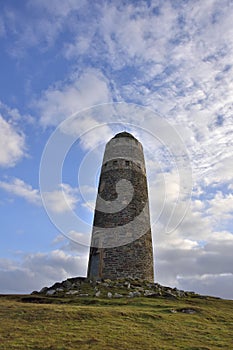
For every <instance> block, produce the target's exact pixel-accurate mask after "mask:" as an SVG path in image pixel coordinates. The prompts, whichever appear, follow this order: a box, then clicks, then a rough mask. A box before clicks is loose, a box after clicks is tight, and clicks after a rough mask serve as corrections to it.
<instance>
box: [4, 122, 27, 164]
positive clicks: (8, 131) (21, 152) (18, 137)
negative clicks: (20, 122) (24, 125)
mask: <svg viewBox="0 0 233 350" xmlns="http://www.w3.org/2000/svg"><path fill="white" fill-rule="evenodd" d="M25 155H26V145H25V136H24V134H23V132H21V131H20V130H18V128H17V127H15V126H14V125H13V124H12V123H11V122H10V121H7V120H5V119H4V118H3V117H2V116H1V115H0V166H2V167H5V168H7V167H12V166H14V165H15V164H16V163H17V162H18V161H20V160H21V159H22V158H23V157H24V156H25Z"/></svg>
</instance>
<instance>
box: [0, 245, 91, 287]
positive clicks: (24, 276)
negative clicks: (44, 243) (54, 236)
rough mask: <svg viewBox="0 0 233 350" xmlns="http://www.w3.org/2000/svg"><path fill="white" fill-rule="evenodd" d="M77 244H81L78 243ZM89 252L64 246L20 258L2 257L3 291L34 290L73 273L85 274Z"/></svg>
mask: <svg viewBox="0 0 233 350" xmlns="http://www.w3.org/2000/svg"><path fill="white" fill-rule="evenodd" d="M76 248H77V247H76ZM86 265H87V254H86V252H81V253H79V251H78V249H76V252H75V254H71V253H68V252H64V251H63V250H59V249H57V250H52V251H51V252H48V253H36V254H25V256H24V257H23V258H22V260H20V261H13V260H10V259H0V279H1V287H0V293H30V292H32V291H33V290H40V289H41V288H42V287H44V286H50V285H52V284H53V283H55V282H58V281H62V280H64V279H66V278H69V277H74V276H85V275H86Z"/></svg>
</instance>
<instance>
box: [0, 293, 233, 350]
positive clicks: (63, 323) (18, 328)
mask: <svg viewBox="0 0 233 350" xmlns="http://www.w3.org/2000/svg"><path fill="white" fill-rule="evenodd" d="M30 301H33V302H30ZM182 308H192V309H194V310H195V311H196V313H195V314H185V313H182V312H180V311H179V310H180V309H182ZM171 310H173V311H174V310H175V311H177V312H172V311H171ZM0 349H1V350H3V349H4V350H13V349H32V350H42V349H43V350H45V349H46V350H68V349H70V350H72V349H96V350H98V349H99V350H100V349H101V350H102V349H118V350H122V349H127V350H128V349H129V350H130V349H158V350H163V349H189V350H197V349H199V350H201V349H202V350H204V349H205V350H207V349H211V350H214V349H233V301H229V300H220V299H214V298H207V299H203V298H198V297H195V298H191V297H189V298H186V299H180V300H167V299H164V298H133V299H129V298H122V299H111V300H108V299H97V298H81V297H79V298H78V297H76V298H75V297H70V298H51V297H50V298H48V297H41V296H40V297H37V296H1V297H0Z"/></svg>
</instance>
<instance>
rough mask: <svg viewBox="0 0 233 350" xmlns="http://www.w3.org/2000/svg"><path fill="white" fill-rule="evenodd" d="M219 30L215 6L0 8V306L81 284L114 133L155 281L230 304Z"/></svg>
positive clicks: (227, 23) (228, 50)
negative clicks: (134, 160) (144, 228)
mask: <svg viewBox="0 0 233 350" xmlns="http://www.w3.org/2000/svg"><path fill="white" fill-rule="evenodd" d="M232 20H233V1H229V0H223V1H212V0H208V1H198V0H197V1H196V0H192V1H188V0H186V1H168V0H165V1H98V2H97V1H92V2H90V1H89V2H88V1H85V0H83V1H76V0H67V1H60V0H50V1H49V2H48V1H45V0H33V1H32V0H31V1H30V0H25V1H16V0H15V1H13V0H9V1H5V2H1V4H0V63H1V64H0V77H1V84H0V195H1V197H0V213H1V241H0V242H1V244H0V292H2V293H4V292H14V293H23V292H30V291H32V290H34V289H37V290H38V289H40V288H42V287H43V286H45V285H50V284H52V283H53V282H55V281H58V280H62V279H65V278H67V277H71V276H78V275H85V274H86V268H87V259H88V243H89V240H90V233H91V223H92V219H93V205H94V201H95V196H96V185H97V183H98V174H99V167H100V165H101V160H102V157H103V152H104V145H105V143H106V142H107V141H108V140H109V139H110V138H111V137H113V136H114V134H115V133H116V132H119V131H122V130H127V131H129V132H132V133H133V134H134V135H135V136H136V137H137V138H138V139H139V140H140V141H141V143H142V144H143V146H144V150H145V158H146V164H147V173H148V183H149V195H150V207H151V221H152V223H153V242H154V254H155V276H156V281H158V282H160V283H162V284H165V285H171V286H176V287H178V288H181V289H188V290H194V291H197V292H200V293H203V294H211V295H217V296H221V297H226V298H232V297H233V268H232V266H233V258H232V251H233V231H232V230H233V229H232V227H233V215H232V214H233V213H232V211H233V210H232V208H233V205H232V204H233V194H232V190H233V185H232V179H233V173H232V158H233V141H232V140H233V137H232V133H233V117H232V110H233V104H232V102H233V100H232V91H233V68H232V65H233V27H232ZM47 142H48V144H47ZM53 142H55V143H53ZM46 145H47V146H46ZM43 152H44V153H43ZM42 154H44V158H42ZM43 159H45V162H44V163H43V161H42V165H41V168H40V163H41V160H43ZM58 165H59V166H60V168H61V169H60V170H61V176H60V173H59V174H58V172H59V171H58V172H56V171H57V170H59V169H58V168H59V166H58ZM59 176H60V177H59ZM41 194H42V198H43V201H42V199H41ZM43 202H44V205H43ZM174 209H175V211H173V210H174ZM172 213H173V216H172ZM170 218H172V220H171V221H170V225H172V226H173V230H171V231H169V230H167V227H168V225H169V219H170ZM175 227H176V228H175ZM67 237H68V238H67Z"/></svg>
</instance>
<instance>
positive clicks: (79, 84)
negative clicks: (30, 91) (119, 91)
mask: <svg viewBox="0 0 233 350" xmlns="http://www.w3.org/2000/svg"><path fill="white" fill-rule="evenodd" d="M110 100H111V97H110V93H109V90H108V83H107V80H106V78H105V77H104V75H103V74H102V73H101V72H99V71H98V70H95V69H87V70H86V71H85V72H84V73H82V74H81V75H80V76H74V77H73V79H72V80H71V81H70V82H69V83H63V84H62V85H60V86H54V87H51V88H49V89H48V90H47V91H45V92H44V93H43V95H42V98H41V99H40V100H39V101H37V102H35V103H36V104H37V107H38V108H39V110H40V111H41V123H42V124H43V125H45V126H48V125H57V124H59V123H60V122H61V121H63V120H64V119H66V118H67V117H70V116H71V115H72V114H74V113H77V112H80V111H81V110H83V109H84V108H88V107H91V106H93V105H97V104H101V103H106V102H109V101H110ZM84 122H85V123H86V121H84ZM91 126H92V124H90V127H91Z"/></svg>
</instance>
